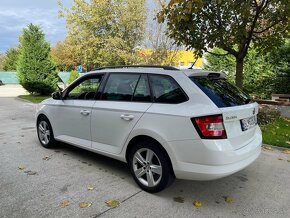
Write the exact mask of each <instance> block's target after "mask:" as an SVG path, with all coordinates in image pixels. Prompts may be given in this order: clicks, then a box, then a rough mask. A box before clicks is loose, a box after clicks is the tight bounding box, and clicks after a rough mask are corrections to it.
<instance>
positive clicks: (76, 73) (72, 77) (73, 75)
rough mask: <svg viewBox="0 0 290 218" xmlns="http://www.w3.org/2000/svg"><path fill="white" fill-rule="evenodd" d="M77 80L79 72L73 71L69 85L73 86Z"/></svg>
mask: <svg viewBox="0 0 290 218" xmlns="http://www.w3.org/2000/svg"><path fill="white" fill-rule="evenodd" d="M77 78H79V72H78V71H75V70H73V71H71V72H70V74H69V78H68V80H67V82H68V84H71V83H72V82H73V81H75V80H76V79H77Z"/></svg>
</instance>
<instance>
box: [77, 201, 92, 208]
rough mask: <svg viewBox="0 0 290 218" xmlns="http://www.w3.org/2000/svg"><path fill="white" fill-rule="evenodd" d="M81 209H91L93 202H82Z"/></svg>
mask: <svg viewBox="0 0 290 218" xmlns="http://www.w3.org/2000/svg"><path fill="white" fill-rule="evenodd" d="M79 206H80V208H87V207H90V206H92V203H91V202H81V203H80V204H79Z"/></svg>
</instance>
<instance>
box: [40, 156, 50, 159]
mask: <svg viewBox="0 0 290 218" xmlns="http://www.w3.org/2000/svg"><path fill="white" fill-rule="evenodd" d="M50 158H51V157H50V156H45V157H44V158H42V160H49V159H50Z"/></svg>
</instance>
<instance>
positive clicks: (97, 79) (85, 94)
mask: <svg viewBox="0 0 290 218" xmlns="http://www.w3.org/2000/svg"><path fill="white" fill-rule="evenodd" d="M102 77H103V75H96V76H92V77H88V78H86V79H85V80H83V81H82V82H80V83H79V84H78V85H77V86H75V87H74V88H73V89H71V90H70V91H69V92H68V94H67V97H66V99H78V100H94V99H95V95H96V92H97V90H98V88H99V85H100V83H101V79H102Z"/></svg>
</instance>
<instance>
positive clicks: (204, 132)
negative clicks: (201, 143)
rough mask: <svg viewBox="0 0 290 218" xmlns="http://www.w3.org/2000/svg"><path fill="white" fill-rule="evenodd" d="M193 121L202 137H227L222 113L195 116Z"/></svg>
mask: <svg viewBox="0 0 290 218" xmlns="http://www.w3.org/2000/svg"><path fill="white" fill-rule="evenodd" d="M191 121H192V123H193V124H194V126H195V128H196V130H197V132H198V134H199V136H200V137H201V138H202V139H225V138H227V134H226V130H225V127H224V123H223V116H222V115H211V116H205V117H195V118H191Z"/></svg>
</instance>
